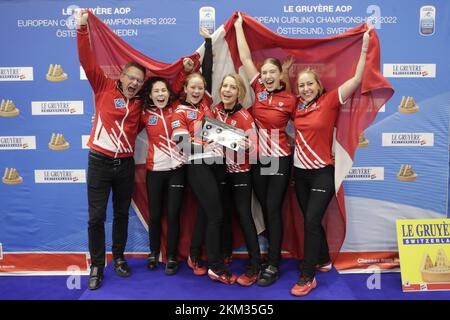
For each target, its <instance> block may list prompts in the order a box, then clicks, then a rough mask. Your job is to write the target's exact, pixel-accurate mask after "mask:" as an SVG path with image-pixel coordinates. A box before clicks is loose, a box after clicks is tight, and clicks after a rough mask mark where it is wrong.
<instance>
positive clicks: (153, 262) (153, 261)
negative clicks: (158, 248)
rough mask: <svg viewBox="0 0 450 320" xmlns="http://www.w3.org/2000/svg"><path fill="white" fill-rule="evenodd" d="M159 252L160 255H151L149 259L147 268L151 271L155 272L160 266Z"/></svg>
mask: <svg viewBox="0 0 450 320" xmlns="http://www.w3.org/2000/svg"><path fill="white" fill-rule="evenodd" d="M158 258H159V252H158V253H156V252H155V253H150V254H149V255H148V258H147V268H148V269H149V270H155V269H156V268H158V266H159V261H158Z"/></svg>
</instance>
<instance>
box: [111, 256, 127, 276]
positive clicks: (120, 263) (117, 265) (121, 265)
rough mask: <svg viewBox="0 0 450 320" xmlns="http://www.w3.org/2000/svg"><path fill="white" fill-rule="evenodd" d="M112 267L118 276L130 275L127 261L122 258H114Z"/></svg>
mask: <svg viewBox="0 0 450 320" xmlns="http://www.w3.org/2000/svg"><path fill="white" fill-rule="evenodd" d="M113 269H114V270H115V271H116V273H117V275H118V276H120V277H129V276H131V269H130V267H129V266H128V263H127V262H126V261H125V259H123V258H118V259H115V260H114V265H113Z"/></svg>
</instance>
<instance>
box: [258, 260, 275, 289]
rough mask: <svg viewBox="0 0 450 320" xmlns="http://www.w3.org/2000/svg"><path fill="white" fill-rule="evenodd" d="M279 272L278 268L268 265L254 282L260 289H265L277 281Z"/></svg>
mask: <svg viewBox="0 0 450 320" xmlns="http://www.w3.org/2000/svg"><path fill="white" fill-rule="evenodd" d="M279 276H280V272H279V271H278V267H275V266H272V265H268V266H267V267H266V268H265V269H264V270H263V271H262V273H261V276H260V277H259V279H258V280H257V281H256V284H257V285H258V286H261V287H267V286H270V285H271V284H273V283H274V282H275V281H277V280H278V278H279Z"/></svg>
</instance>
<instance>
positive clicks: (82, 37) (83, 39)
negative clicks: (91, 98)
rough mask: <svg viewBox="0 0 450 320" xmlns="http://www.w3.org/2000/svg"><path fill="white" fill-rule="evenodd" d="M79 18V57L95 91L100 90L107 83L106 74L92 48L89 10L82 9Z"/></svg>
mask: <svg viewBox="0 0 450 320" xmlns="http://www.w3.org/2000/svg"><path fill="white" fill-rule="evenodd" d="M79 14H80V16H79V19H77V20H76V21H77V24H78V25H77V27H78V29H77V47H78V59H79V60H80V64H81V66H82V67H83V69H84V72H85V73H86V77H87V78H88V80H89V83H90V84H91V87H92V89H93V90H94V91H98V90H100V89H101V88H102V87H103V85H104V84H105V83H106V76H105V74H104V73H103V71H102V69H101V68H100V67H99V66H98V63H97V60H96V58H95V53H94V52H93V51H92V49H91V44H90V42H89V33H88V28H87V23H88V11H87V10H81V11H80V13H79Z"/></svg>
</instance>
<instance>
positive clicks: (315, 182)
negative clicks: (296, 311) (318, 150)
mask: <svg viewBox="0 0 450 320" xmlns="http://www.w3.org/2000/svg"><path fill="white" fill-rule="evenodd" d="M294 181H295V193H296V195H297V200H298V202H299V205H300V208H301V209H302V212H303V217H304V224H305V231H304V234H305V250H304V254H305V258H304V261H303V272H302V275H304V276H306V277H308V278H311V277H313V276H314V274H315V265H316V264H318V263H325V262H328V261H329V260H330V256H329V252H328V244H327V238H326V234H325V230H324V229H323V226H322V219H323V216H324V214H325V210H326V209H327V207H328V204H329V203H330V201H331V199H332V197H333V195H334V193H335V188H334V167H333V166H331V165H329V166H326V167H324V168H321V169H299V168H295V167H294Z"/></svg>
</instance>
